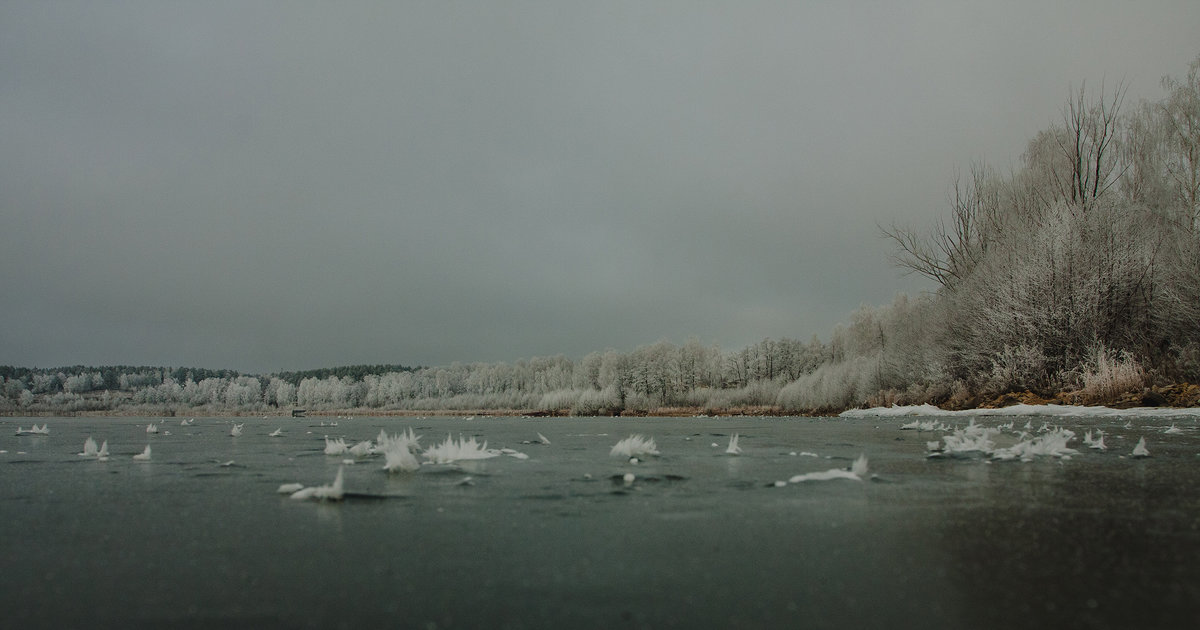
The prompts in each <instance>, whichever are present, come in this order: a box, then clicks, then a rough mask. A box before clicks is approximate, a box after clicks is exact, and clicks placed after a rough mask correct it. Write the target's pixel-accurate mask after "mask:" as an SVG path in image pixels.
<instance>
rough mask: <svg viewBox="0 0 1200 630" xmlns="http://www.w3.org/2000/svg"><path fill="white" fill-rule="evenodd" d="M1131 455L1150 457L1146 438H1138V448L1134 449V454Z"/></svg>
mask: <svg viewBox="0 0 1200 630" xmlns="http://www.w3.org/2000/svg"><path fill="white" fill-rule="evenodd" d="M1130 454H1131V455H1133V456H1134V457H1150V451H1149V450H1148V449H1146V438H1145V437H1141V438H1138V443H1137V446H1135V447H1133V453H1130Z"/></svg>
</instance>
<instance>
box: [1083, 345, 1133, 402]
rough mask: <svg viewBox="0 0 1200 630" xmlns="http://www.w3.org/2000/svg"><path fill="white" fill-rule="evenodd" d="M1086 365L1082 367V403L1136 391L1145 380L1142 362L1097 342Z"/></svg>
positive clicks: (1103, 399)
mask: <svg viewBox="0 0 1200 630" xmlns="http://www.w3.org/2000/svg"><path fill="white" fill-rule="evenodd" d="M1090 363H1091V364H1090V365H1088V366H1086V367H1084V370H1083V389H1082V390H1081V392H1080V393H1081V394H1082V398H1083V402H1084V403H1085V404H1092V403H1099V402H1105V401H1109V400H1112V399H1114V398H1116V397H1118V396H1120V395H1121V394H1124V393H1126V392H1131V391H1136V390H1139V389H1141V388H1142V387H1143V385H1144V384H1145V381H1146V374H1145V371H1144V370H1142V365H1141V364H1140V363H1138V360H1137V359H1136V358H1135V357H1134V356H1133V355H1132V354H1130V353H1129V352H1126V351H1121V352H1120V353H1117V352H1115V351H1110V350H1109V349H1107V348H1105V347H1104V345H1103V344H1098V345H1097V346H1096V348H1095V350H1094V351H1093V353H1092V357H1091V361H1090Z"/></svg>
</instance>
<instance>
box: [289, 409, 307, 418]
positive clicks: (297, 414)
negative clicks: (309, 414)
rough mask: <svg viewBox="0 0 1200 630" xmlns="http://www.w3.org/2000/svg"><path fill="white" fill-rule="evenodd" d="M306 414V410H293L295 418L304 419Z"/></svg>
mask: <svg viewBox="0 0 1200 630" xmlns="http://www.w3.org/2000/svg"><path fill="white" fill-rule="evenodd" d="M304 412H305V410H304V409H293V410H292V417H293V418H303V417H304Z"/></svg>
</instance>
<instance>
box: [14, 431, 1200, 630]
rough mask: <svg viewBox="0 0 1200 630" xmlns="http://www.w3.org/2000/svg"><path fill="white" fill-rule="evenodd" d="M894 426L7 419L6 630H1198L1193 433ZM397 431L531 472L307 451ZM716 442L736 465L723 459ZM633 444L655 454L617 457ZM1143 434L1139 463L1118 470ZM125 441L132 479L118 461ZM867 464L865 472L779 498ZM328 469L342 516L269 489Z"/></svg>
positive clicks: (315, 481) (1197, 463)
mask: <svg viewBox="0 0 1200 630" xmlns="http://www.w3.org/2000/svg"><path fill="white" fill-rule="evenodd" d="M912 419H913V417H910V416H905V417H899V416H898V417H890V418H883V417H863V418H843V419H810V418H721V419H697V418H684V419H679V418H671V419H612V418H591V419H585V418H562V419H558V418H555V419H518V418H477V419H474V420H465V419H451V418H430V419H411V418H356V419H342V420H340V421H339V423H338V426H336V427H330V426H320V419H319V418H308V419H294V420H293V419H287V420H280V419H278V418H272V419H269V420H255V419H246V421H245V426H244V427H243V433H242V435H241V436H239V437H232V436H231V435H230V429H231V427H232V423H231V422H229V421H228V420H222V419H208V418H199V419H197V420H196V422H195V423H194V424H191V425H188V426H179V427H177V428H176V427H175V422H174V421H171V422H167V423H164V424H163V426H164V427H166V426H169V427H172V431H171V433H170V434H169V435H167V434H166V433H167V432H165V431H164V432H162V433H159V434H147V433H146V431H145V426H146V424H145V423H146V420H145V419H137V418H60V419H50V420H49V421H48V423H49V424H50V426H51V429H52V433H51V434H50V435H44V436H43V435H20V436H18V435H14V433H15V430H16V428H17V427H18V425H22V424H25V425H28V424H29V423H30V419H28V418H6V419H4V420H3V421H0V451H4V452H2V453H0V557H2V558H3V566H2V570H0V605H2V606H3V610H4V611H5V612H4V615H5V617H4V618H5V622H4V625H5V627H8V628H60V627H99V628H103V627H121V628H150V627H172V628H189V627H192V628H200V627H217V626H219V627H222V628H306V627H312V628H330V627H347V628H353V627H395V628H423V629H424V628H701V627H719V628H771V627H776V628H835V627H836V628H845V627H854V626H858V627H888V628H902V627H910V628H964V627H972V628H1011V627H1014V626H1015V627H1034V628H1072V627H1079V628H1130V627H1138V628H1182V627H1198V626H1200V606H1198V605H1197V603H1196V602H1198V601H1200V563H1198V562H1197V560H1196V559H1197V558H1200V491H1197V489H1196V488H1197V487H1198V482H1200V428H1198V427H1197V423H1196V420H1194V419H1192V418H1180V417H1174V418H1170V419H1168V418H1165V417H1155V416H1152V415H1148V414H1144V413H1139V414H1137V415H1135V416H1133V417H1123V416H1106V417H1090V418H1076V417H1059V418H1049V419H1046V418H1035V419H1033V422H1032V426H1033V427H1034V428H1035V430H1036V428H1037V427H1040V426H1041V425H1042V424H1043V422H1044V421H1046V420H1049V422H1050V424H1051V425H1055V426H1061V427H1063V428H1067V429H1070V430H1072V431H1074V432H1075V434H1076V435H1077V436H1082V435H1084V432H1085V431H1087V430H1092V431H1097V430H1101V431H1103V432H1104V438H1105V441H1106V444H1107V445H1108V450H1107V451H1103V452H1101V451H1098V450H1093V449H1089V448H1086V447H1085V446H1083V445H1082V443H1081V442H1080V440H1079V438H1076V440H1075V442H1073V443H1071V444H1070V445H1071V446H1073V447H1074V448H1076V449H1078V451H1079V452H1078V453H1077V454H1074V455H1072V456H1070V457H1069V458H1060V457H1037V458H1034V460H1033V461H1030V462H1020V461H1011V462H991V463H989V462H988V460H986V459H985V458H983V457H943V458H929V457H927V455H928V452H927V441H932V440H937V439H940V438H941V437H943V436H944V435H945V434H946V432H929V431H900V430H899V427H900V425H901V424H903V423H906V422H908V421H911V420H912ZM1013 420H1014V419H1013V418H1011V417H1001V418H989V417H981V418H977V419H976V421H977V422H978V423H980V424H983V425H986V426H989V427H996V426H998V425H999V424H1000V423H1001V422H1004V423H1008V422H1013ZM1025 420H1026V419H1024V418H1017V419H1016V422H1015V423H1014V424H1015V429H1014V430H1008V429H1005V430H1001V431H1000V432H999V433H998V434H997V435H996V436H994V437H992V438H991V439H993V440H994V441H995V442H996V445H997V448H1004V447H1008V446H1011V445H1012V444H1013V443H1016V442H1017V441H1018V440H1019V439H1020V438H1019V437H1018V436H1016V435H1015V434H1014V433H1015V432H1016V431H1018V430H1020V429H1021V427H1022V425H1024V424H1025ZM938 421H939V422H945V423H946V424H947V426H948V427H949V429H950V430H952V429H953V428H955V426H957V427H958V428H962V427H963V426H965V425H966V424H967V422H968V419H967V418H945V417H941V418H938ZM281 423H282V428H283V435H282V437H270V436H269V433H271V432H272V431H273V430H275V429H276V428H279V427H280V426H281ZM1172 424H1174V425H1175V426H1176V428H1178V429H1179V430H1180V431H1179V433H1177V434H1166V433H1165V431H1166V430H1167V429H1168V428H1170V426H1171V425H1172ZM408 427H412V428H413V430H414V431H415V433H416V434H417V435H422V436H423V438H422V439H421V442H420V444H421V447H423V448H428V447H430V446H434V445H435V444H437V443H439V442H440V441H442V440H444V439H445V437H446V436H447V435H448V434H450V435H453V436H455V438H458V437H459V436H460V435H461V436H463V437H464V438H467V439H469V438H471V437H475V438H476V439H477V440H478V442H479V443H481V444H482V443H483V442H484V441H485V440H486V441H487V443H488V447H489V448H492V449H506V448H507V449H515V450H516V451H518V452H521V453H524V454H526V455H528V458H527V459H519V458H516V457H507V456H500V457H493V458H490V459H485V460H468V461H460V462H457V463H454V464H438V465H429V464H426V465H423V466H421V467H420V469H419V470H417V471H416V472H408V473H406V472H396V473H388V472H386V471H384V470H383V465H384V463H385V460H384V456H383V455H382V454H378V455H375V456H368V457H357V458H356V457H352V456H349V455H346V454H338V455H326V454H325V452H324V450H325V444H326V441H325V437H326V436H328V437H329V438H330V439H331V440H333V439H338V438H341V439H343V440H345V441H346V442H347V443H351V444H353V443H357V442H360V441H363V440H369V439H372V438H374V437H375V436H376V435H378V434H379V432H380V430H381V429H384V430H386V431H387V432H388V433H392V434H395V433H399V432H401V431H403V430H405V429H407V428H408ZM734 433H737V434H739V436H740V437H739V441H738V444H739V446H740V448H741V450H742V452H741V454H740V455H738V456H731V455H728V454H726V453H725V449H724V448H723V446H724V445H725V444H726V443H728V441H729V436H731V435H732V434H734ZM539 434H540V435H539ZM631 434H641V435H644V436H646V437H647V438H653V439H654V440H655V444H656V446H657V449H658V450H659V452H660V454H659V455H657V456H654V455H647V456H645V457H641V458H639V459H640V461H639V462H638V463H637V464H633V463H630V462H629V461H628V460H627V459H625V458H618V457H612V456H610V451H611V449H612V447H613V445H614V444H615V443H617V442H618V441H619V440H621V439H624V438H626V437H627V436H629V435H631ZM88 437H92V438H93V439H94V440H96V441H103V440H108V443H109V449H110V458H109V460H108V461H104V462H102V461H98V460H97V459H96V458H95V457H80V456H79V454H78V453H79V452H80V451H81V450H82V447H83V444H84V442H85V440H86V439H87V438H88ZM543 437H544V438H546V439H543ZM1140 437H1145V438H1146V443H1147V446H1148V449H1149V451H1150V453H1151V456H1150V457H1149V458H1144V459H1135V458H1132V457H1130V453H1131V451H1132V449H1133V447H1134V445H1135V444H1136V443H1137V441H1138V439H1139V438H1140ZM546 441H548V442H549V444H546V443H545V442H546ZM147 443H149V444H150V445H151V446H152V447H153V453H154V456H153V459H152V460H150V461H135V460H134V459H133V455H136V454H137V453H140V452H142V450H143V449H144V448H145V446H146V444H147ZM713 443H717V444H720V445H722V447H718V448H713V447H712V444H713ZM797 452H805V453H806V454H808V453H815V454H816V455H817V457H799V456H796V455H794V453H797ZM859 454H865V455H866V456H867V458H868V459H869V471H868V473H867V475H866V477H865V480H864V481H862V482H858V481H851V480H846V479H833V480H828V481H809V482H806V483H802V484H788V483H784V484H782V487H776V482H778V481H786V480H788V479H789V478H791V477H793V476H795V475H801V474H805V473H811V472H819V471H825V470H829V469H831V468H848V467H849V466H850V465H851V463H852V462H853V460H854V459H855V458H857V457H858V456H859ZM417 456H418V458H420V454H419V453H418V454H417ZM420 459H422V460H424V458H420ZM347 462H350V463H347ZM343 466H344V469H345V474H344V486H345V492H346V497H345V499H344V500H343V501H341V502H326V503H321V502H302V501H293V500H290V499H289V498H288V496H287V495H286V494H279V493H278V488H279V486H280V485H282V484H287V483H301V484H303V485H305V486H317V485H324V484H330V483H331V482H332V481H333V479H334V477H335V476H336V474H337V470H338V468H339V467H343ZM628 474H632V475H633V481H632V483H627V481H626V475H628Z"/></svg>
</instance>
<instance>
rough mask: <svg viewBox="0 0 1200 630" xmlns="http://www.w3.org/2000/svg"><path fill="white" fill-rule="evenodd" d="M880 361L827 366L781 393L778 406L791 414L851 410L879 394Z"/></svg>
mask: <svg viewBox="0 0 1200 630" xmlns="http://www.w3.org/2000/svg"><path fill="white" fill-rule="evenodd" d="M878 366H879V361H878V359H877V357H866V356H858V357H852V358H848V359H847V360H845V361H842V362H839V363H827V364H825V365H822V366H821V367H819V368H817V370H816V371H815V372H813V373H811V374H807V375H805V376H802V377H800V378H799V379H796V380H795V381H793V382H791V383H789V384H788V385H786V386H785V387H784V388H783V389H781V390H780V392H779V396H778V398H777V401H778V405H779V406H780V407H781V408H783V409H784V410H787V411H813V410H820V409H849V408H851V407H858V406H860V405H862V404H864V403H866V401H867V398H868V397H870V396H871V395H873V394H875V393H876V392H878V391H879V389H880V387H879V381H878V373H879V370H878Z"/></svg>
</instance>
